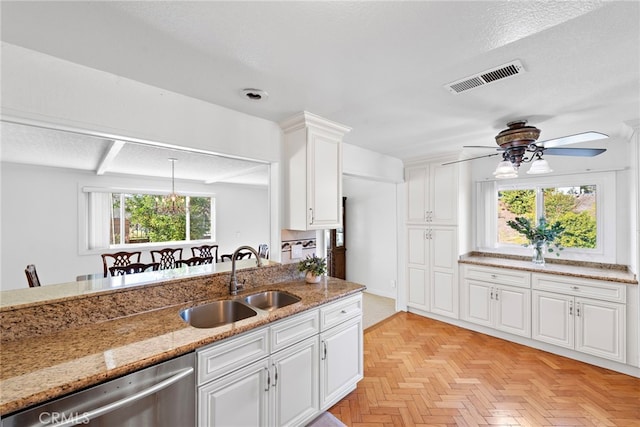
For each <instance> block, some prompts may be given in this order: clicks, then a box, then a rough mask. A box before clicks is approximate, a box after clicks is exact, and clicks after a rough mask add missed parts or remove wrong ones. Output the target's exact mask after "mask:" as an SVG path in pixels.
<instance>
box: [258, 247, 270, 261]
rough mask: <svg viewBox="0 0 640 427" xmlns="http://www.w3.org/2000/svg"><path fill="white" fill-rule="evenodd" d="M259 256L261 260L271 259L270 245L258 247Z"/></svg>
mask: <svg viewBox="0 0 640 427" xmlns="http://www.w3.org/2000/svg"><path fill="white" fill-rule="evenodd" d="M258 256H259V257H260V258H264V259H269V245H267V244H266V243H262V244H260V245H258Z"/></svg>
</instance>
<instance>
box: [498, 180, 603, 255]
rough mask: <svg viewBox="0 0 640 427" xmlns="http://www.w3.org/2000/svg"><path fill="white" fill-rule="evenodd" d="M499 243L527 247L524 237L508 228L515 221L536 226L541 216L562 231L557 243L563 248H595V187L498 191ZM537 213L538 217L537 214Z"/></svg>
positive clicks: (541, 187) (540, 187)
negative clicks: (531, 223) (516, 218)
mask: <svg viewBox="0 0 640 427" xmlns="http://www.w3.org/2000/svg"><path fill="white" fill-rule="evenodd" d="M497 199H498V236H497V238H498V243H499V244H519V245H522V244H526V243H527V240H526V239H525V237H524V236H522V235H521V234H519V233H518V232H516V231H515V230H513V229H512V228H511V227H509V226H508V225H507V221H509V220H513V219H514V218H515V217H525V218H527V219H529V220H530V221H532V222H534V223H535V222H537V221H538V219H539V218H540V217H541V216H544V217H545V218H546V219H547V222H549V223H551V224H553V223H555V222H556V221H558V222H560V224H561V225H562V226H563V227H564V228H565V233H564V234H563V235H562V236H561V237H560V239H559V243H560V245H561V246H563V247H564V248H590V249H595V248H596V246H597V186H596V185H581V186H570V187H543V186H539V187H536V188H535V189H522V190H498V196H497ZM539 212H540V213H539Z"/></svg>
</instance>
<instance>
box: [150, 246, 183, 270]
mask: <svg viewBox="0 0 640 427" xmlns="http://www.w3.org/2000/svg"><path fill="white" fill-rule="evenodd" d="M176 254H177V256H176ZM151 259H153V262H158V263H160V270H168V269H170V268H176V267H177V266H178V265H177V264H176V263H177V261H180V260H181V259H182V248H177V249H176V248H164V249H160V250H157V251H151Z"/></svg>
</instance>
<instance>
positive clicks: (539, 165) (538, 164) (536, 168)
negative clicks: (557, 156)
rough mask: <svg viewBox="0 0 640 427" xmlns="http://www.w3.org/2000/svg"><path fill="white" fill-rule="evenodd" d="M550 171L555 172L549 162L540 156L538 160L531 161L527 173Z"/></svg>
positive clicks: (537, 173)
mask: <svg viewBox="0 0 640 427" xmlns="http://www.w3.org/2000/svg"><path fill="white" fill-rule="evenodd" d="M550 172H553V169H551V167H550V166H549V163H548V162H547V161H546V160H545V159H543V158H541V157H538V158H537V159H536V160H534V161H533V162H531V167H530V168H529V170H528V171H527V174H529V175H539V174H543V173H550Z"/></svg>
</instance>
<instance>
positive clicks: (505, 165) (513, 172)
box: [493, 160, 518, 179]
mask: <svg viewBox="0 0 640 427" xmlns="http://www.w3.org/2000/svg"><path fill="white" fill-rule="evenodd" d="M493 176H495V177H496V178H497V179H508V178H517V177H518V170H517V169H516V168H515V167H514V166H513V164H512V163H511V162H509V161H507V160H503V161H501V162H500V163H498V167H496V170H495V171H494V172H493Z"/></svg>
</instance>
